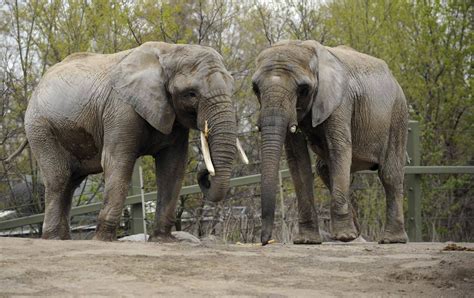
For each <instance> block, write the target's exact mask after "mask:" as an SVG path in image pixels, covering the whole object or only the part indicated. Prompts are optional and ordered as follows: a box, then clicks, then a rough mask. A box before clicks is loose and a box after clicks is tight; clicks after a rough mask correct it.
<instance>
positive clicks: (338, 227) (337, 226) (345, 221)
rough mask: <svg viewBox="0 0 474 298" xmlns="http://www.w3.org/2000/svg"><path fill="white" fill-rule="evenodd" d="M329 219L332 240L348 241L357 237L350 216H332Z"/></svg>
mask: <svg viewBox="0 0 474 298" xmlns="http://www.w3.org/2000/svg"><path fill="white" fill-rule="evenodd" d="M331 221H332V238H333V239H334V240H339V241H342V242H349V241H352V240H354V239H356V238H357V236H358V232H357V229H356V227H355V226H354V221H353V220H352V217H351V216H349V215H345V216H333V217H332V218H331Z"/></svg>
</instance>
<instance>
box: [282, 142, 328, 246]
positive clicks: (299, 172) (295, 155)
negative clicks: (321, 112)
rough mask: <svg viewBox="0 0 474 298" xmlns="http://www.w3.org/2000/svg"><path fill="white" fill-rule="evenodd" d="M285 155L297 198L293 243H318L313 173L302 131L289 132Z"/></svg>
mask: <svg viewBox="0 0 474 298" xmlns="http://www.w3.org/2000/svg"><path fill="white" fill-rule="evenodd" d="M285 150H286V157H287V161H288V166H289V168H290V173H291V178H292V179H293V184H294V186H295V191H296V197H297V198H298V235H297V236H296V238H295V239H294V240H293V243H294V244H320V243H321V236H320V235H319V226H318V214H317V212H316V208H315V205H314V194H313V174H312V171H311V159H310V157H309V153H308V145H307V143H306V140H305V137H304V135H303V134H302V133H297V134H289V135H288V136H287V137H286V141H285Z"/></svg>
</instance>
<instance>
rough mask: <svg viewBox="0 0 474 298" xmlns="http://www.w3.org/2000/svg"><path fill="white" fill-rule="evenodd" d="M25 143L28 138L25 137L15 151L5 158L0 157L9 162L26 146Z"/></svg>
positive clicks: (26, 143)
mask: <svg viewBox="0 0 474 298" xmlns="http://www.w3.org/2000/svg"><path fill="white" fill-rule="evenodd" d="M26 145H28V139H25V140H24V141H23V142H22V143H21V145H20V147H18V149H16V151H15V152H13V153H12V154H11V155H10V156H9V157H8V158H6V159H1V160H2V161H5V163H10V162H11V161H12V159H14V158H15V157H17V156H18V155H19V154H20V153H21V152H22V151H23V150H24V149H25V148H26Z"/></svg>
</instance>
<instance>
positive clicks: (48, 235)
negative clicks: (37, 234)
mask: <svg viewBox="0 0 474 298" xmlns="http://www.w3.org/2000/svg"><path fill="white" fill-rule="evenodd" d="M41 239H44V240H71V234H67V235H62V236H59V235H58V234H54V233H43V235H41Z"/></svg>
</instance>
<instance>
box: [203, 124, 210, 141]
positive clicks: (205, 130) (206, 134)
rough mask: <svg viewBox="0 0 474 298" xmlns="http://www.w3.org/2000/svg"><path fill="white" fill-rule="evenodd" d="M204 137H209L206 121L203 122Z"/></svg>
mask: <svg viewBox="0 0 474 298" xmlns="http://www.w3.org/2000/svg"><path fill="white" fill-rule="evenodd" d="M204 136H205V137H206V139H207V137H208V136H209V127H208V126H207V120H206V121H204Z"/></svg>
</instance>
